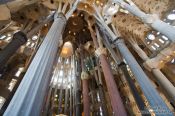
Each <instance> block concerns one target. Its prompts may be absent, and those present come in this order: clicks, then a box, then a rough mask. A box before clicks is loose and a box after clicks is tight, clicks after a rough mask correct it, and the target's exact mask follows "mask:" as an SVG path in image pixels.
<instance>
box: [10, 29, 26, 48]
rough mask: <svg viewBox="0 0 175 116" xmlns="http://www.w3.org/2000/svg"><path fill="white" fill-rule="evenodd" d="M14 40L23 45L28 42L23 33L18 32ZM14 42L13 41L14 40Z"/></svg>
mask: <svg viewBox="0 0 175 116" xmlns="http://www.w3.org/2000/svg"><path fill="white" fill-rule="evenodd" d="M13 39H17V40H19V42H20V44H21V45H23V44H25V43H26V42H27V36H26V34H25V33H23V32H22V31H18V32H16V33H15V34H14V35H13ZM12 41H13V40H12Z"/></svg>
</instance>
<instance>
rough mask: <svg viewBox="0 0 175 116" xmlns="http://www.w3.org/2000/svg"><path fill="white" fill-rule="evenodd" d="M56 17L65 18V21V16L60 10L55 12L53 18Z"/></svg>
mask: <svg viewBox="0 0 175 116" xmlns="http://www.w3.org/2000/svg"><path fill="white" fill-rule="evenodd" d="M58 18H62V19H63V20H65V23H66V21H67V18H66V16H65V15H64V14H63V13H62V12H56V13H55V15H54V20H56V19H58Z"/></svg>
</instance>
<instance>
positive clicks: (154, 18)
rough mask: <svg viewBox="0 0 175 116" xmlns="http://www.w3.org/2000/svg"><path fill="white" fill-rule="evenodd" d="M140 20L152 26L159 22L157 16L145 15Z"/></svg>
mask: <svg viewBox="0 0 175 116" xmlns="http://www.w3.org/2000/svg"><path fill="white" fill-rule="evenodd" d="M141 19H142V21H143V22H144V23H146V24H152V23H154V22H155V21H157V20H159V16H158V15H157V14H145V15H144V17H141Z"/></svg>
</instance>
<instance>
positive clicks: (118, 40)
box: [114, 38, 124, 45]
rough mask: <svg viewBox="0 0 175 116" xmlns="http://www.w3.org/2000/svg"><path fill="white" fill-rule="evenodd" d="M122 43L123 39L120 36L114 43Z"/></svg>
mask: <svg viewBox="0 0 175 116" xmlns="http://www.w3.org/2000/svg"><path fill="white" fill-rule="evenodd" d="M121 43H122V44H124V40H123V39H122V38H119V39H117V40H116V41H115V42H114V44H116V45H119V44H121Z"/></svg>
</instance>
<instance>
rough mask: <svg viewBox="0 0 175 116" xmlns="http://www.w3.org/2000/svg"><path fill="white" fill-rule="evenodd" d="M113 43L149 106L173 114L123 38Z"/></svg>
mask: <svg viewBox="0 0 175 116" xmlns="http://www.w3.org/2000/svg"><path fill="white" fill-rule="evenodd" d="M115 45H116V46H117V48H118V49H119V51H120V53H121V54H122V56H123V57H124V58H125V60H126V62H127V63H128V65H129V66H130V68H131V70H132V72H133V74H134V76H135V78H136V79H137V81H138V83H139V85H140V87H141V89H142V91H143V93H144V95H145V96H146V98H147V100H148V101H149V104H150V106H151V108H152V109H153V110H154V112H155V114H156V115H166V116H172V115H173V114H172V112H171V111H170V109H169V108H168V107H167V105H166V104H165V102H164V101H163V99H162V98H161V97H160V95H159V93H158V92H157V91H156V89H155V88H154V86H153V85H152V84H151V82H150V80H149V79H148V77H147V75H146V74H145V73H144V71H143V70H142V68H141V67H140V65H139V64H138V63H137V61H136V60H135V58H134V57H133V55H132V54H131V53H130V51H129V50H128V48H127V47H126V45H125V44H124V42H123V40H121V39H118V40H117V41H115ZM160 112H161V113H160Z"/></svg>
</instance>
